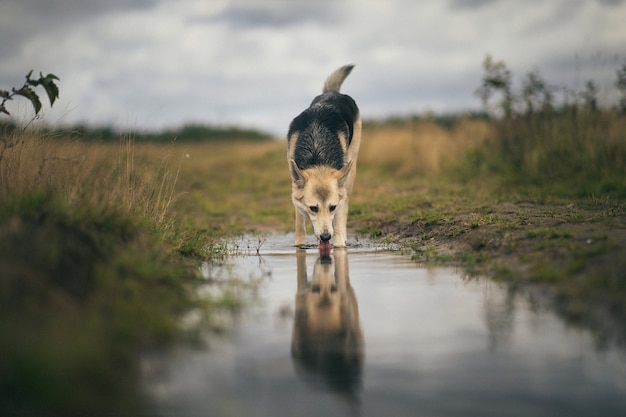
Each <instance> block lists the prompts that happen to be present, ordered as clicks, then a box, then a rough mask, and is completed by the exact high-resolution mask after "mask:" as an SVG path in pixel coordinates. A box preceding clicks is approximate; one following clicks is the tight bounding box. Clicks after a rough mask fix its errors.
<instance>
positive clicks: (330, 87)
mask: <svg viewBox="0 0 626 417" xmlns="http://www.w3.org/2000/svg"><path fill="white" fill-rule="evenodd" d="M352 68H354V65H344V66H343V67H341V68H339V69H337V70H335V72H333V73H332V74H330V75H329V76H328V78H326V82H325V83H324V89H323V90H322V93H328V92H329V91H335V92H337V93H338V92H339V89H341V84H343V80H345V79H346V77H347V76H348V75H350V73H351V72H352Z"/></svg>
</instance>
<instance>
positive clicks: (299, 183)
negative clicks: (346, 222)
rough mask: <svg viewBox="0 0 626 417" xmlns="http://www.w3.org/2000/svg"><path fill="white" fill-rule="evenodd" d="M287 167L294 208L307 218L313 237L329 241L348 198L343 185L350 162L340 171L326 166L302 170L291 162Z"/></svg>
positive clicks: (347, 174) (344, 184)
mask: <svg viewBox="0 0 626 417" xmlns="http://www.w3.org/2000/svg"><path fill="white" fill-rule="evenodd" d="M289 166H290V168H291V169H290V171H291V179H292V180H293V181H292V187H291V188H292V193H291V199H292V200H293V204H294V205H295V206H296V208H297V209H298V210H300V212H302V213H305V214H306V215H307V216H308V217H309V219H310V220H311V223H312V224H313V231H314V233H315V237H317V238H318V239H319V240H321V241H323V242H327V241H329V240H330V239H331V238H332V237H333V234H334V230H333V220H334V219H335V214H336V213H337V210H338V209H339V208H340V207H341V206H342V205H343V204H344V203H345V201H346V199H347V197H348V192H347V190H346V181H347V179H348V176H349V174H350V171H351V169H352V161H349V162H348V163H347V164H345V165H344V166H343V168H341V169H339V170H338V169H334V168H331V167H327V166H317V167H313V168H308V169H304V170H301V169H300V168H298V165H297V164H296V161H294V160H293V159H291V160H289Z"/></svg>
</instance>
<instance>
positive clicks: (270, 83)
mask: <svg viewBox="0 0 626 417" xmlns="http://www.w3.org/2000/svg"><path fill="white" fill-rule="evenodd" d="M625 22H626V3H625V2H623V1H620V0H588V1H582V0H580V1H576V0H560V1H559V0H554V1H525V0H511V1H493V0H449V1H443V0H441V1H435V0H433V1H417V0H366V1H356V0H307V1H298V0H292V1H288V0H264V1H261V0H244V1H241V0H236V1H228V0H224V1H220V0H170V1H167V0H0V88H5V89H6V88H9V87H11V86H17V85H21V83H22V82H23V80H24V78H23V77H24V75H25V74H26V72H28V70H30V69H34V70H35V73H39V71H43V72H44V73H48V72H52V73H54V74H56V75H57V76H59V77H60V78H61V81H60V92H61V98H60V101H59V102H58V104H55V108H54V109H53V110H52V111H50V110H49V106H48V105H47V103H46V102H44V103H45V105H44V107H45V108H46V113H47V114H46V120H47V121H48V122H49V123H63V124H72V123H76V122H85V123H89V124H92V125H114V126H116V127H120V128H124V129H160V128H163V127H177V126H180V125H182V124H184V123H191V122H193V123H196V122H199V123H207V124H208V123H210V124H219V125H232V124H238V125H243V126H246V127H254V128H260V129H264V130H268V131H271V132H272V133H275V134H277V135H284V134H285V132H286V130H287V126H288V124H289V122H290V120H291V119H292V118H293V117H294V116H296V115H297V114H298V113H299V112H300V111H301V110H302V109H304V108H305V107H306V106H308V104H309V102H310V101H311V99H312V98H313V96H314V95H316V94H318V93H319V92H320V90H321V86H322V84H323V81H324V79H325V78H326V76H327V75H328V74H329V73H330V72H331V71H332V70H334V69H335V68H337V67H339V66H341V65H343V64H346V63H354V64H356V65H357V66H356V68H355V69H354V71H353V73H352V75H351V76H350V77H349V78H348V80H347V81H346V82H345V84H344V88H343V90H342V91H343V92H345V93H347V94H350V95H351V96H352V97H354V98H355V100H356V101H357V103H358V104H359V107H360V108H361V113H362V114H363V117H364V118H378V117H385V116H391V115H406V114H413V113H423V112H425V111H434V112H450V111H464V110H471V109H474V110H476V109H479V108H480V101H479V100H478V98H477V97H476V96H475V95H474V91H475V90H476V88H477V86H478V85H479V83H480V77H481V62H482V60H483V58H484V57H485V54H487V53H490V54H491V55H492V56H493V57H494V58H495V59H496V60H504V61H505V62H506V63H507V65H508V66H509V68H510V69H511V70H512V71H513V73H514V75H515V78H516V80H519V79H520V78H521V77H522V76H523V75H524V74H525V73H526V72H528V71H530V70H532V69H538V70H539V71H540V73H541V74H542V75H543V76H544V77H545V78H546V79H547V80H548V81H550V82H552V83H554V84H562V85H568V86H570V87H572V88H576V89H582V88H583V86H584V82H585V81H586V80H587V79H589V78H594V79H595V80H596V82H597V83H598V84H599V85H600V86H601V91H602V92H604V93H606V94H609V93H608V91H609V90H610V89H611V84H612V83H613V82H614V78H615V70H616V69H617V67H619V66H620V65H621V64H622V63H623V62H624V59H625V58H626V23H625ZM17 101H18V100H16V101H14V102H12V103H10V104H9V109H10V110H15V109H16V108H17V107H16V106H18V103H17ZM26 109H27V106H26V105H25V104H21V107H20V108H19V109H18V113H22V114H25V113H26V112H27V110H26ZM22 117H25V116H22Z"/></svg>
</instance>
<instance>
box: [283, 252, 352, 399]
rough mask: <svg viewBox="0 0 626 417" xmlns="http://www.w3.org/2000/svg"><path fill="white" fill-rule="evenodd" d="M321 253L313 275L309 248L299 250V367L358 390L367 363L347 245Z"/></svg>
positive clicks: (335, 385)
mask: <svg viewBox="0 0 626 417" xmlns="http://www.w3.org/2000/svg"><path fill="white" fill-rule="evenodd" d="M333 252H334V253H333V255H332V256H325V257H319V258H318V259H317V261H316V262H315V266H314V268H313V277H312V279H311V280H310V281H309V279H308V277H307V265H306V250H303V249H299V250H297V252H296V258H297V263H298V265H297V269H298V291H297V293H296V308H295V319H294V326H293V333H292V338H291V352H292V356H293V358H294V363H295V365H296V369H297V371H298V372H299V373H300V374H301V375H302V376H303V377H305V378H306V379H307V380H310V381H312V382H318V381H319V382H322V383H323V384H324V385H326V386H328V387H330V388H331V389H332V390H333V391H336V392H339V393H343V394H348V395H351V394H354V393H356V391H357V390H358V389H359V388H360V384H361V371H362V368H363V334H362V333H361V327H360V324H359V309H358V305H357V300H356V296H355V295H354V291H353V289H352V287H351V286H350V277H349V273H348V256H347V253H346V249H345V248H338V249H335V250H334V251H333Z"/></svg>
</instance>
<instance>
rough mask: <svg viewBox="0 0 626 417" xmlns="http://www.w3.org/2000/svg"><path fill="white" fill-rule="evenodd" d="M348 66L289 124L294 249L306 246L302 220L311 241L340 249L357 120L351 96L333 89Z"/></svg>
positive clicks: (344, 232)
mask: <svg viewBox="0 0 626 417" xmlns="http://www.w3.org/2000/svg"><path fill="white" fill-rule="evenodd" d="M353 68H354V65H345V66H343V67H341V68H339V69H337V70H336V71H335V72H333V73H332V74H331V75H330V76H329V77H328V78H327V79H326V82H325V83H324V87H323V89H322V94H321V95H319V96H317V97H315V98H314V99H313V101H312V102H311V105H310V106H309V108H307V109H306V110H304V111H303V112H302V113H300V115H298V116H297V117H296V118H295V119H293V121H292V122H291V124H290V125H289V131H288V133H287V143H288V146H287V160H288V162H289V171H290V173H291V179H292V187H291V191H292V192H291V200H292V202H293V205H294V207H295V212H296V225H295V246H299V247H302V246H304V245H305V243H306V219H307V218H308V219H309V220H310V221H311V223H312V225H313V232H314V234H315V237H316V238H317V239H318V240H319V242H320V249H321V248H322V245H323V244H326V245H327V246H326V247H328V248H329V247H330V240H331V239H333V245H334V246H335V247H345V246H346V239H347V230H346V229H347V221H348V202H349V199H350V193H351V191H352V186H353V185H354V179H355V177H356V166H357V156H358V153H359V147H360V145H361V115H360V113H359V108H358V107H357V105H356V102H355V101H354V100H353V99H352V97H350V96H348V95H345V94H341V93H340V92H339V90H340V89H341V85H342V84H343V82H344V80H345V79H346V77H347V76H348V75H349V74H350V72H352V69H353Z"/></svg>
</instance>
